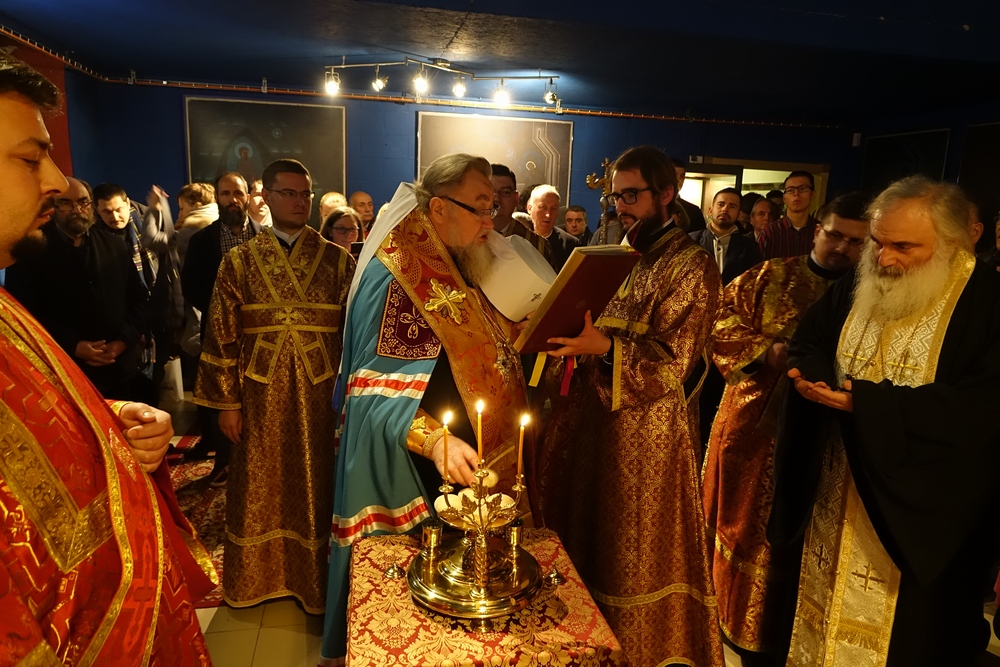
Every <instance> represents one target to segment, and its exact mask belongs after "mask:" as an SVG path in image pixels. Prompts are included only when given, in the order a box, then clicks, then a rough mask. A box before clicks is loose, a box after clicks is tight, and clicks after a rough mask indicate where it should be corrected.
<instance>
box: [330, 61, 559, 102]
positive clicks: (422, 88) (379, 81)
mask: <svg viewBox="0 0 1000 667" xmlns="http://www.w3.org/2000/svg"><path fill="white" fill-rule="evenodd" d="M410 65H420V71H419V72H418V73H417V75H416V76H415V77H414V78H413V94H414V96H415V97H421V96H423V95H426V94H427V93H428V91H429V90H430V80H429V78H428V76H427V70H428V69H439V70H441V71H443V72H448V73H450V74H457V75H458V77H457V79H456V81H455V84H454V85H453V86H452V89H451V92H452V94H453V95H454V96H455V97H464V96H465V94H466V93H467V92H468V89H467V88H466V78H468V79H469V80H470V81H499V82H500V83H499V85H498V86H497V88H496V90H495V91H494V94H493V102H494V103H495V104H496V105H497V106H510V103H511V99H510V91H509V90H508V89H507V86H506V81H507V80H513V79H524V80H535V81H546V80H547V81H548V83H547V84H546V86H545V92H544V94H543V99H544V100H545V102H546V103H548V104H555V103H556V101H557V100H558V99H559V96H558V94H557V93H556V86H555V80H556V79H558V78H559V77H558V76H557V75H554V74H551V75H550V74H543V73H542V71H541V70H538V74H537V75H534V74H531V75H526V76H524V75H511V76H507V75H503V76H476V75H475V73H473V72H468V71H466V70H462V69H458V68H456V67H452V66H451V63H450V62H449V61H448V60H446V59H444V58H432V59H427V60H416V59H413V58H409V57H407V58H404V59H403V60H399V61H395V62H374V63H372V62H368V63H350V64H348V63H347V56H341V64H340V65H330V66H327V79H326V80H327V90H328V92H329V88H330V87H331V83H330V80H331V79H332V78H334V77H336V80H337V82H338V84H339V82H340V74H339V73H338V72H337V70H344V69H347V68H351V67H374V68H375V78H374V79H373V80H372V83H371V85H372V89H374V90H375V92H376V93H379V92H382V91H383V90H384V89H385V87H386V85H387V84H388V83H389V77H387V76H382V75H381V68H382V67H409V66H410ZM339 89H340V86H339V85H338V92H339ZM331 94H334V93H331Z"/></svg>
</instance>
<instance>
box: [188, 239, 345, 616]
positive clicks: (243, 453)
mask: <svg viewBox="0 0 1000 667" xmlns="http://www.w3.org/2000/svg"><path fill="white" fill-rule="evenodd" d="M353 274H354V260H353V259H352V258H351V257H350V256H349V255H348V254H347V253H346V252H344V251H343V250H342V249H341V248H339V246H336V245H334V244H332V243H329V242H327V241H325V240H323V239H322V238H321V237H320V236H319V234H318V233H316V232H315V231H314V230H312V229H310V228H308V227H307V228H306V229H304V230H303V231H302V236H300V237H299V238H298V239H297V240H296V243H295V245H294V247H293V249H292V252H291V254H286V252H285V250H284V249H282V247H281V246H280V245H279V243H278V240H277V238H276V237H275V236H274V233H273V232H272V231H270V230H266V231H265V232H263V233H261V234H259V235H257V236H256V237H255V238H254V239H252V240H250V241H248V242H246V243H244V244H242V245H240V246H237V247H236V248H234V249H233V250H231V251H230V252H229V254H228V255H227V256H226V257H225V258H224V260H223V263H222V266H221V267H220V268H219V274H218V278H217V280H216V286H215V292H214V294H213V296H212V305H211V307H210V309H209V312H208V314H207V317H208V319H209V321H208V326H207V329H206V335H205V342H204V346H203V350H202V355H201V361H200V366H199V372H198V381H197V386H196V388H195V402H197V403H199V404H201V405H206V406H209V407H213V408H217V409H220V410H241V412H242V418H243V431H242V438H241V441H240V442H239V443H238V444H234V445H233V450H232V459H231V462H230V474H229V481H228V483H227V488H226V494H227V498H226V545H225V556H224V562H223V590H224V593H225V598H226V602H227V603H229V604H230V605H232V606H237V607H240V606H249V605H253V604H257V603H259V602H261V601H263V600H266V599H270V598H276V597H283V596H287V595H294V596H295V597H297V598H298V599H299V600H300V601H301V602H302V604H303V607H304V608H305V609H306V611H308V612H310V613H317V614H320V613H323V610H324V601H325V598H326V579H327V552H328V549H329V546H328V541H329V536H330V524H331V518H332V507H331V505H330V498H332V497H333V488H332V486H333V479H334V463H335V454H334V435H335V429H336V417H335V413H334V411H333V408H332V406H331V397H332V396H333V385H334V381H335V377H336V373H337V367H338V365H339V363H340V353H341V349H342V333H341V331H340V324H341V309H342V307H343V305H344V304H345V303H346V299H347V292H348V290H349V288H350V284H351V278H352V276H353Z"/></svg>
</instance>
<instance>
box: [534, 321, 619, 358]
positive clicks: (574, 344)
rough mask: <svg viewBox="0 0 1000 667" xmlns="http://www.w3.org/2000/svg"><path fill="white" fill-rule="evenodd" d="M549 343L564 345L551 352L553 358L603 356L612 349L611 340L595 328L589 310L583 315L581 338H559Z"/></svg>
mask: <svg viewBox="0 0 1000 667" xmlns="http://www.w3.org/2000/svg"><path fill="white" fill-rule="evenodd" d="M548 342H549V343H553V344H555V345H562V347H560V348H559V349H558V350H552V351H550V352H549V354H550V355H551V356H553V357H568V356H576V355H581V354H593V355H595V356H601V355H602V354H606V353H607V351H608V350H610V349H611V339H610V338H608V337H607V336H605V335H604V334H603V333H601V330H600V329H598V328H597V327H595V326H594V321H593V319H591V317H590V311H589V310H588V311H587V312H586V313H584V314H583V331H582V332H581V333H580V335H579V336H577V337H576V338H562V337H558V336H557V337H555V338H550V339H549V340H548Z"/></svg>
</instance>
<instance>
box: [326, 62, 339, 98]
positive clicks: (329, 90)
mask: <svg viewBox="0 0 1000 667" xmlns="http://www.w3.org/2000/svg"><path fill="white" fill-rule="evenodd" d="M325 88H326V94H327V95H331V96H332V95H336V94H337V93H339V92H340V75H339V74H337V70H335V69H334V68H332V67H327V68H326V84H325Z"/></svg>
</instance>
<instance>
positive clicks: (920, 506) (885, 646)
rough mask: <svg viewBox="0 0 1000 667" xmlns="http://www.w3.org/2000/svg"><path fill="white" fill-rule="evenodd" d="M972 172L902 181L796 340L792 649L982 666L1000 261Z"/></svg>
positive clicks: (995, 454) (787, 469)
mask: <svg viewBox="0 0 1000 667" xmlns="http://www.w3.org/2000/svg"><path fill="white" fill-rule="evenodd" d="M968 211H969V203H968V201H967V200H966V199H965V197H964V196H963V195H962V193H961V191H960V190H959V189H958V188H957V187H956V186H954V185H949V184H945V183H937V182H933V181H930V180H927V179H925V178H923V177H910V178H906V179H903V180H901V181H898V182H896V183H893V184H892V185H891V186H889V188H887V189H886V190H885V191H884V192H882V193H881V194H880V195H879V196H878V197H877V198H876V199H875V200H874V201H873V202H872V203H871V205H870V206H869V210H868V214H869V216H870V219H871V239H870V241H869V244H868V246H867V247H866V249H865V250H864V253H863V255H862V258H861V263H860V264H859V266H858V269H857V272H856V274H850V275H848V276H846V277H845V278H843V279H842V280H840V281H839V282H838V283H837V284H835V285H834V286H833V287H832V288H831V289H830V290H829V291H827V293H826V294H825V295H824V296H823V297H822V298H821V299H820V300H819V301H818V302H817V303H816V305H815V306H814V307H813V308H812V309H811V310H810V311H809V312H808V313H807V315H806V316H805V318H804V319H803V321H802V324H801V325H800V326H799V328H798V330H797V331H796V334H795V336H794V337H793V338H792V341H791V343H790V345H789V351H788V367H789V369H790V370H789V371H788V375H789V377H790V378H792V379H793V381H794V383H795V389H796V390H797V391H794V392H790V395H789V399H788V404H787V406H786V417H785V421H784V428H783V430H782V432H781V433H780V434H779V438H778V442H777V445H776V448H775V462H774V468H775V490H774V508H773V510H772V513H771V518H770V523H769V526H768V538H769V540H770V541H771V543H772V546H788V545H791V544H795V543H796V542H800V543H802V560H801V568H800V574H799V587H798V588H799V590H798V603H797V609H796V611H795V617H794V621H793V633H792V640H791V648H790V652H789V656H788V664H790V665H791V664H794V665H888V666H889V667H893V666H899V665H905V666H906V667H920V666H921V665H945V664H946V665H969V664H972V663H973V661H974V660H975V658H976V656H977V654H979V653H981V652H982V651H983V650H984V649H985V648H986V646H987V643H988V638H989V629H988V627H987V624H986V622H985V621H984V620H983V614H982V597H981V595H982V589H983V581H984V580H985V579H986V577H987V574H988V570H989V566H990V564H991V561H992V559H993V558H994V556H995V555H996V552H997V548H996V547H997V531H996V530H995V516H996V508H997V500H998V496H1000V474H998V473H1000V447H998V446H997V443H998V440H1000V420H997V419H996V416H995V411H996V406H997V405H998V404H1000V276H997V274H996V272H995V271H992V270H990V269H988V267H986V266H984V265H982V264H977V262H976V259H975V256H974V255H973V254H972V244H971V242H970V238H969V233H968Z"/></svg>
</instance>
